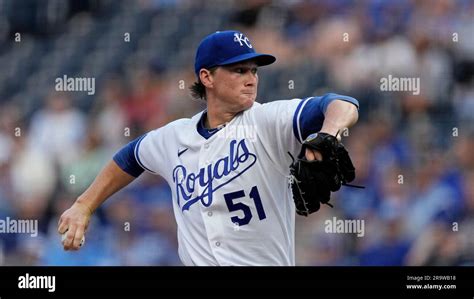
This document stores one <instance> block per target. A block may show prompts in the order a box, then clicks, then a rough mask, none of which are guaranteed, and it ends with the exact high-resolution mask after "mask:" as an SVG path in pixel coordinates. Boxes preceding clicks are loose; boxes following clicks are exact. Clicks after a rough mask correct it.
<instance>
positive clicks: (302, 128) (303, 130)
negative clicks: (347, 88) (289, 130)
mask: <svg viewBox="0 0 474 299" xmlns="http://www.w3.org/2000/svg"><path fill="white" fill-rule="evenodd" d="M334 100H342V101H346V102H350V103H352V104H354V105H355V106H356V107H357V109H359V102H358V101H357V100H356V99H354V98H352V97H348V96H344V95H339V94H335V93H327V94H325V95H324V96H322V97H313V98H310V99H309V100H307V101H306V103H305V104H304V105H303V106H301V111H299V113H298V114H297V112H298V109H297V111H296V112H295V117H294V118H293V129H295V126H298V128H299V132H298V133H299V134H298V135H296V136H297V138H298V140H299V141H300V142H303V141H304V140H305V139H306V138H307V137H308V136H309V135H311V134H312V133H317V132H319V131H320V130H321V127H322V126H323V122H324V113H326V110H327V108H328V106H329V104H330V103H331V102H332V101H334ZM300 105H301V104H300ZM295 122H296V124H295Z"/></svg>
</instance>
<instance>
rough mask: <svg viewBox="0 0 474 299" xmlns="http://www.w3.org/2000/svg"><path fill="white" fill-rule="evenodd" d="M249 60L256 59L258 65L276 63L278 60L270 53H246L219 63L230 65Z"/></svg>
mask: <svg viewBox="0 0 474 299" xmlns="http://www.w3.org/2000/svg"><path fill="white" fill-rule="evenodd" d="M247 60H252V61H255V62H256V63H257V65H258V66H264V65H269V64H272V63H274V62H275V61H276V58H275V57H274V56H272V55H269V54H260V53H246V54H242V55H239V56H236V57H232V58H231V59H227V60H225V61H223V62H221V63H219V64H218V65H229V64H233V63H237V62H242V61H247Z"/></svg>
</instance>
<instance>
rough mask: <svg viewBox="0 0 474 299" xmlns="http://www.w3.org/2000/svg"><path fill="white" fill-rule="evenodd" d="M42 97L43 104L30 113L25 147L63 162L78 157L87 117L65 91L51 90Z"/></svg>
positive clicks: (60, 162)
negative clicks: (42, 106) (33, 112)
mask: <svg viewBox="0 0 474 299" xmlns="http://www.w3.org/2000/svg"><path fill="white" fill-rule="evenodd" d="M45 101H46V106H45V107H44V108H43V109H41V110H39V111H37V112H36V113H35V114H34V115H33V117H32V120H31V123H30V136H29V138H28V147H30V148H34V149H35V150H38V151H41V152H42V153H44V154H45V155H46V156H47V157H48V158H49V159H52V160H54V162H55V163H58V164H59V165H64V164H66V163H68V162H70V161H72V160H74V159H76V158H77V157H78V154H79V151H80V148H81V144H82V142H83V138H84V136H86V134H85V132H86V119H85V116H84V114H83V112H81V111H80V110H78V109H77V108H74V107H73V105H72V103H71V98H70V96H69V95H68V94H67V93H66V92H56V91H53V92H51V93H50V95H49V96H48V97H47V98H46V100H45Z"/></svg>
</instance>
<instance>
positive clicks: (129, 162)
mask: <svg viewBox="0 0 474 299" xmlns="http://www.w3.org/2000/svg"><path fill="white" fill-rule="evenodd" d="M139 139H140V138H137V139H135V140H133V141H131V142H129V143H128V144H127V145H125V146H124V147H123V148H121V149H120V150H119V151H118V152H117V153H116V154H115V155H114V157H113V160H114V161H115V163H117V165H118V166H119V167H120V168H121V169H122V170H123V171H125V172H126V173H128V174H129V175H131V176H133V177H138V176H139V175H140V174H142V173H143V171H144V169H143V167H141V166H140V165H139V164H138V162H137V160H136V158H135V155H134V148H135V146H136V144H137V143H138V141H139Z"/></svg>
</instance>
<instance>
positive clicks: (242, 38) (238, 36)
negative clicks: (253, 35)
mask: <svg viewBox="0 0 474 299" xmlns="http://www.w3.org/2000/svg"><path fill="white" fill-rule="evenodd" d="M234 36H235V37H234V42H239V44H240V46H241V47H242V46H243V45H244V44H246V45H247V47H249V48H252V44H251V43H250V41H249V39H248V38H247V37H246V36H245V35H244V34H243V33H240V34H239V33H234ZM242 42H243V43H244V44H242Z"/></svg>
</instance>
